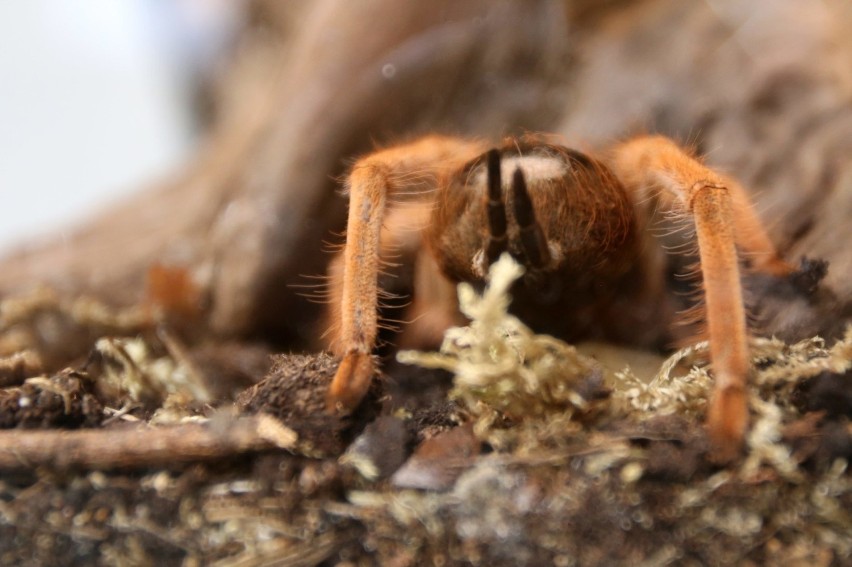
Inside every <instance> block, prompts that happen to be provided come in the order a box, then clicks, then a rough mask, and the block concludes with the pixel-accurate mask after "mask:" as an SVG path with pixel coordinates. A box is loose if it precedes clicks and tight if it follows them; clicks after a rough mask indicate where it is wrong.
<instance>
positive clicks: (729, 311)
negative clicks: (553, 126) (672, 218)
mask: <svg viewBox="0 0 852 567" xmlns="http://www.w3.org/2000/svg"><path fill="white" fill-rule="evenodd" d="M604 155H605V156H606V157H605V158H597V157H596V158H593V157H589V156H587V155H585V154H583V153H580V152H577V151H574V150H570V149H567V148H564V147H561V146H558V145H554V144H552V143H549V142H547V141H545V140H544V138H539V137H535V136H528V137H525V138H523V139H519V140H516V139H511V140H508V141H506V142H505V143H504V144H503V145H501V146H499V147H497V148H493V149H489V147H488V146H487V145H485V144H483V143H482V142H480V141H476V140H464V139H459V138H449V137H441V136H429V137H425V138H421V139H419V140H416V141H414V142H411V143H408V144H403V145H399V146H395V147H391V148H387V149H384V150H380V151H377V152H375V153H373V154H370V155H368V156H366V157H364V158H362V159H360V160H359V161H358V162H357V163H356V164H355V166H354V167H353V169H352V171H351V173H350V175H349V180H348V188H349V192H350V204H349V222H348V226H347V239H346V245H345V247H344V250H343V253H342V254H341V255H340V256H338V257H337V258H336V259H335V260H334V261H333V262H332V265H331V267H330V270H329V271H330V276H331V279H330V284H331V285H330V292H331V312H330V318H331V321H332V327H331V331H330V336H331V341H330V344H331V347H332V348H333V350H335V352H336V353H337V354H338V355H339V356H340V357H341V363H340V366H339V368H338V370H337V373H336V375H335V378H334V381H333V382H332V385H331V388H330V390H329V405H330V407H331V408H332V409H334V410H341V409H342V410H349V409H352V408H354V406H356V405H357V404H358V403H359V401H360V400H361V399H362V397H363V396H364V394H365V393H366V391H367V388H368V387H369V384H370V381H371V380H372V378H373V375H374V373H375V367H374V362H373V360H374V359H373V356H372V353H373V350H374V348H375V346H376V339H377V332H378V328H379V324H378V321H379V315H378V310H379V297H380V296H382V295H383V293H386V292H388V291H390V292H393V291H397V290H395V289H392V288H393V287H394V285H396V284H394V283H393V280H394V278H386V277H384V275H383V274H384V273H385V272H386V271H392V272H394V273H393V274H391V275H394V276H396V278H395V279H396V281H397V282H399V281H404V282H407V284H406V285H408V287H410V290H406V291H410V292H411V294H412V296H413V297H412V300H411V303H410V304H409V305H408V306H407V307H406V314H405V316H404V317H403V319H405V320H407V321H410V323H408V324H406V325H405V328H404V329H402V332H401V334H400V335H399V337H398V343H399V344H403V345H405V346H413V347H426V346H434V345H436V344H438V343H439V342H440V339H441V336H442V334H443V331H444V330H445V329H446V328H447V327H448V326H450V325H452V324H456V323H459V322H461V321H460V320H459V314H458V309H457V304H456V295H455V283H457V282H459V281H468V282H471V283H474V284H481V283H482V282H483V279H484V276H485V274H486V273H487V270H488V267H489V266H490V264H491V263H492V262H494V261H495V260H496V258H497V257H498V256H499V255H500V254H501V253H503V252H508V253H510V254H512V255H513V256H514V257H515V258H516V259H518V260H519V261H520V262H521V263H522V264H524V265H525V267H526V268H527V271H526V275H525V276H524V278H523V279H522V280H521V281H520V282H519V283H518V284H516V287H515V289H514V290H513V311H514V312H516V313H517V314H518V315H519V316H520V317H521V318H522V319H523V320H524V321H525V322H527V323H528V324H529V325H530V326H531V327H532V328H533V329H535V330H537V331H540V332H549V333H552V334H555V335H557V336H560V337H562V338H565V339H568V340H575V339H581V338H608V339H614V340H619V341H622V342H632V343H634V344H641V345H649V344H655V343H658V341H659V340H661V337H665V336H666V334H667V330H668V329H669V328H670V327H671V324H672V310H671V309H670V308H667V307H666V305H667V304H666V301H665V299H664V298H665V294H664V293H663V291H664V281H665V277H664V276H665V274H664V273H663V272H664V265H665V262H664V261H663V260H661V258H662V254H661V253H660V250H659V248H660V247H659V246H651V245H649V242H650V239H649V237H648V236H647V226H648V224H649V216H650V215H651V213H652V212H653V211H656V210H660V211H663V212H672V213H678V214H680V215H681V216H683V217H684V218H687V219H691V222H692V224H693V225H694V228H695V235H696V240H697V245H698V251H699V256H700V260H701V274H702V276H703V280H702V282H703V284H702V291H703V300H704V304H705V311H706V326H707V338H708V339H709V341H710V357H711V362H712V365H713V371H714V375H715V380H716V387H715V390H714V396H713V400H712V401H711V404H710V410H709V414H708V417H707V419H708V431H709V433H710V437H711V440H712V441H713V442H714V444H715V446H716V449H717V452H718V454H719V455H721V456H723V458H725V457H731V456H733V455H735V454H736V453H737V452H738V451H739V450H740V447H741V446H742V440H743V436H744V432H745V429H746V426H747V420H748V413H747V408H746V398H745V384H746V380H747V377H748V371H749V367H748V345H747V332H746V320H745V310H744V307H743V300H742V289H741V283H740V273H739V264H738V258H737V250H740V251H741V252H743V253H744V254H746V255H747V256H748V260H749V264H750V266H751V268H752V269H754V270H756V271H758V272H762V273H766V274H769V275H773V276H782V275H787V274H790V273H791V272H793V268H792V267H791V266H790V265H789V264H787V263H786V262H784V261H783V260H782V259H781V258H780V257H779V256H778V254H777V253H776V251H775V248H774V247H773V245H772V243H771V242H770V240H769V238H768V237H767V235H766V231H765V230H764V229H763V227H762V225H761V224H760V222H759V220H758V219H757V216H756V215H755V213H754V211H753V209H752V207H751V204H750V202H749V200H748V197H747V196H746V193H745V191H744V190H743V189H742V188H741V187H740V186H739V185H738V184H737V183H736V182H735V181H734V180H732V179H730V178H727V177H724V176H721V175H719V174H717V173H716V172H714V171H712V170H711V169H709V168H707V167H706V166H704V165H703V164H702V163H701V162H700V161H699V160H697V159H696V158H695V157H693V156H691V155H690V154H689V153H688V152H687V151H685V150H683V149H682V148H680V147H679V146H678V145H677V144H675V143H674V142H672V141H671V140H669V139H667V138H663V137H660V136H645V137H639V138H634V139H632V140H628V141H626V142H623V143H621V144H618V145H617V146H615V147H614V148H613V149H612V150H611V151H610V152H608V153H607V154H604Z"/></svg>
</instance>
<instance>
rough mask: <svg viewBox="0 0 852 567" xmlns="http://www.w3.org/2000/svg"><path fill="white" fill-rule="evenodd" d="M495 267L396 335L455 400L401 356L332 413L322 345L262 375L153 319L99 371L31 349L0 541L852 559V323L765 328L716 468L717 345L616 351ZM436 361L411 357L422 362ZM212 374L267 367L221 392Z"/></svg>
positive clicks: (142, 560)
mask: <svg viewBox="0 0 852 567" xmlns="http://www.w3.org/2000/svg"><path fill="white" fill-rule="evenodd" d="M495 269H496V270H498V271H497V273H496V274H495V275H494V276H493V277H492V281H491V284H490V286H489V287H488V288H487V289H486V290H485V291H484V293H483V294H482V296H477V295H476V294H475V293H473V291H472V290H470V289H464V290H463V291H462V292H461V294H462V307H463V308H464V309H465V311H466V313H467V314H468V315H469V316H470V317H471V324H470V325H469V326H468V327H466V328H460V329H453V330H451V331H450V332H448V334H447V338H446V340H445V342H444V346H443V347H442V350H441V352H440V353H426V354H413V353H407V354H401V355H400V356H401V358H402V359H404V360H407V361H409V360H417V361H418V362H422V363H425V364H428V365H430V366H433V367H439V368H440V369H446V370H449V371H451V372H452V373H453V374H454V375H455V378H454V382H453V384H452V387H451V388H450V389H449V391H448V392H447V396H448V397H449V398H451V399H449V400H448V397H446V396H438V395H436V392H433V391H431V390H430V394H429V396H426V397H425V398H424V400H422V402H421V404H418V403H415V400H416V398H406V397H405V396H406V395H408V394H407V390H406V384H405V381H406V377H407V376H409V374H408V373H407V368H408V367H406V366H405V365H398V366H397V367H394V370H393V373H392V374H391V375H390V377H389V380H392V381H394V382H396V384H394V387H393V388H385V387H384V386H385V384H384V383H382V382H377V383H376V386H375V388H374V391H372V392H371V394H370V395H369V397H368V399H367V402H366V403H365V405H364V406H363V407H362V409H361V410H360V411H359V412H358V413H356V414H355V415H352V416H349V417H346V418H340V417H334V416H330V415H329V414H327V413H325V412H324V408H325V392H326V388H327V386H328V383H329V382H330V380H331V378H332V376H333V374H334V371H335V369H336V364H337V363H336V361H335V360H334V359H333V358H332V357H331V356H329V355H328V354H325V353H320V354H310V355H278V356H275V357H273V359H272V363H271V367H269V370H268V371H267V372H266V377H265V378H264V379H263V380H260V379H259V378H260V376H258V374H259V373H260V372H262V371H264V369H265V368H266V367H267V366H268V363H262V362H258V361H259V360H260V359H261V358H263V357H264V356H265V355H264V354H263V351H262V350H261V351H258V350H256V349H253V347H247V348H246V349H245V350H241V349H240V348H238V347H237V346H236V345H233V343H228V344H229V346H228V347H227V348H228V349H234V350H233V351H230V350H229V352H234V353H236V354H235V356H242V353H245V361H246V364H245V365H244V368H245V370H240V369H239V368H235V367H234V366H233V365H229V364H221V362H217V361H220V360H221V357H217V356H214V355H212V354H211V352H215V351H216V346H215V345H214V344H211V343H206V344H204V345H201V346H199V345H195V344H193V343H192V341H189V342H187V343H186V345H184V343H183V341H184V340H186V339H184V338H182V337H180V336H178V335H174V334H171V333H170V332H165V334H164V331H162V330H161V331H159V332H153V333H144V334H142V335H140V336H138V337H136V338H130V337H126V336H112V337H109V336H107V337H103V338H101V342H99V343H98V344H99V345H100V346H98V347H97V349H95V350H93V352H94V353H95V354H94V355H93V356H91V357H90V359H89V363H88V365H87V367H86V370H83V369H82V368H83V367H82V366H80V367H79V368H77V369H68V370H65V371H62V372H58V373H56V374H54V375H52V376H49V377H46V376H37V375H26V374H31V372H29V371H27V372H24V374H25V376H22V378H23V380H22V381H20V380H19V381H18V383H17V384H16V385H13V386H8V387H5V388H2V389H0V421H2V420H6V421H2V423H8V425H7V426H8V427H12V428H14V429H10V430H7V431H5V432H0V445H2V446H3V447H9V449H10V450H11V451H12V453H9V454H8V455H10V458H11V459H12V460H13V461H14V462H15V466H14V467H7V468H6V472H5V473H4V476H3V477H2V480H0V563H3V564H15V563H26V564H36V565H48V564H50V565H91V564H117V563H119V564H158V565H178V564H180V565H200V564H205V565H206V564H210V565H234V564H238V565H261V564H269V563H275V564H281V565H315V564H341V563H342V564H351V565H371V564H384V565H419V564H430V563H439V564H447V565H455V564H465V565H466V564H488V565H539V564H554V565H601V564H646V565H669V564H696V565H697V564H702V565H720V564H731V563H742V562H752V563H755V564H800V563H807V564H814V565H831V564H843V563H845V562H848V561H850V560H851V559H852V537H850V536H851V535H852V514H850V512H849V511H850V510H852V476H851V475H850V472H849V470H848V466H847V463H848V460H849V458H850V456H852V427H850V421H849V420H850V414H849V403H848V392H849V391H850V388H849V380H850V379H852V378H850V376H852V374H850V366H852V363H850V361H851V360H852V332H847V334H846V336H845V337H844V338H843V339H842V340H840V341H838V342H836V343H835V344H833V345H831V346H829V345H826V344H825V342H824V341H822V340H821V339H818V338H814V339H809V340H805V341H801V342H798V343H795V344H785V343H783V342H781V341H778V340H774V339H755V340H753V341H752V355H753V357H752V358H753V360H752V363H753V369H754V370H753V373H752V376H751V379H750V382H749V384H750V385H749V407H750V411H751V416H752V421H751V429H750V433H749V436H748V439H747V444H748V451H747V456H746V457H745V458H744V459H743V460H742V461H740V462H739V463H737V464H735V465H733V466H730V467H728V468H719V467H718V466H717V465H715V464H714V463H713V462H712V461H710V460H709V459H708V442H707V438H706V435H705V432H704V429H703V427H702V419H703V414H704V411H705V405H706V396H707V393H708V392H709V390H710V388H711V387H712V372H711V371H710V370H709V369H708V368H707V366H706V363H705V362H703V358H705V357H703V356H702V355H703V354H704V353H705V351H706V345H703V344H697V345H693V346H691V347H689V348H687V349H683V350H681V351H679V352H677V353H675V354H674V355H672V356H671V357H670V358H669V359H668V360H667V361H666V362H665V363H664V364H663V365H662V367H661V368H660V369H659V371H658V372H657V373H656V375H655V376H644V375H636V374H635V373H634V370H632V369H631V368H630V367H627V366H625V367H622V369H621V370H618V371H615V372H610V371H606V370H605V369H603V367H602V365H601V364H600V363H599V362H598V361H596V360H594V359H593V358H590V357H588V356H586V355H583V354H581V353H580V352H578V351H577V350H576V349H574V348H573V347H570V346H568V345H565V344H563V343H561V342H559V341H556V340H555V339H553V338H552V337H546V336H542V335H536V334H534V333H532V332H531V331H530V330H529V329H527V328H526V327H525V326H523V325H522V324H521V323H520V322H519V321H517V320H516V319H514V318H513V317H511V316H510V315H508V314H507V312H506V308H507V307H508V304H509V297H508V295H507V293H506V290H507V289H508V286H509V285H510V283H511V281H512V277H515V276H516V275H517V274H518V270H517V268H516V267H515V266H513V265H512V264H511V263H509V262H508V261H501V262H500V263H499V264H498V267H497V268H495ZM499 270H503V273H502V274H501V273H500V272H499ZM86 332H87V333H89V332H91V334H93V335H94V334H96V333H95V332H94V331H91V330H87V331H86ZM2 334H3V331H0V335H2ZM164 337H165V339H164ZM2 338H3V337H2V336H0V339H2ZM170 339H171V340H170ZM104 341H105V342H104ZM0 342H2V341H0ZM97 342H98V339H97V338H95V339H93V341H92V344H91V345H90V348H92V347H94V346H95V344H96V343H97ZM223 344H224V343H223ZM104 345H107V347H109V348H105V347H104ZM22 346H23V347H24V348H27V347H31V346H32V345H28V344H24V345H22ZM36 346H37V345H36ZM223 348H225V347H223ZM111 349H112V350H111ZM121 349H123V351H124V352H125V353H127V356H126V357H125V356H124V355H123V354H122V352H121ZM116 351H117V352H116ZM225 358H227V359H228V360H230V359H231V357H225ZM122 361H123V362H122ZM607 363H608V365H609V366H610V368H612V367H613V366H612V361H607ZM33 368H36V367H33ZM444 371H445V370H437V371H435V372H438V373H440V372H444ZM34 372H40V370H38V369H36V370H34ZM428 372H430V371H427V370H423V369H413V368H412V372H411V374H410V376H412V377H413V380H414V382H413V384H422V383H424V382H425V381H426V380H428ZM424 373H425V374H424ZM211 376H225V377H227V376H233V377H234V378H233V382H231V384H236V383H242V384H251V383H254V382H256V383H255V384H254V385H253V386H250V387H248V388H247V389H245V390H244V391H243V392H242V393H241V394H240V395H239V397H238V399H237V400H236V403H232V402H231V401H229V399H228V398H227V397H224V398H223V397H222V396H216V395H211V394H210V392H211V391H213V389H212V388H211V387H210V384H211V378H210V377H211ZM435 379H436V380H437V381H438V382H439V383H443V382H441V381H442V378H441V377H440V376H439V374H436V375H435ZM231 387H232V386H228V387H227V388H223V389H220V390H219V391H220V392H225V393H227V392H228V391H230V390H229V388H231ZM417 389H418V387H413V388H411V390H412V392H415V393H416V391H417ZM388 392H390V393H388ZM388 396H390V398H388ZM24 399H27V400H30V401H29V402H24V403H23V404H22V403H21V400H24ZM87 400H88V401H87ZM122 400H123V403H124V405H123V406H122V405H121V402H122ZM205 400H206V401H205ZM33 402H35V403H34V405H28V404H32V403H33ZM27 408H42V409H41V410H40V413H37V414H32V415H28V416H27V417H24V416H25V414H26V411H25V410H27ZM84 408H88V409H87V410H84ZM22 412H23V413H22ZM246 414H249V416H246ZM262 423H267V425H270V427H265V426H264V427H260V424H262ZM25 427H29V428H33V427H35V428H39V430H38V431H27V430H24V429H23V428H25ZM59 428H62V429H59ZM275 432H277V433H275ZM282 432H283V433H282ZM34 435H42V436H45V437H44V438H36V437H32V436H34ZM270 435H271V437H270ZM2 436H5V437H2ZM15 436H18V437H17V441H15V439H16V438H15ZM28 436H29V437H28ZM89 436H91V439H96V440H97V441H95V442H90V441H86V442H84V443H83V444H82V445H74V443H80V440H81V439H83V438H84V437H86V438H89ZM229 439H230V440H231V441H233V443H231V442H230V441H228V440H229ZM164 440H169V443H166V444H163V442H164ZM75 447H77V448H75ZM205 447H207V449H205ZM16 448H17V449H16ZM15 451H18V452H17V453H15ZM205 451H206V452H205ZM26 452H29V453H28V454H30V455H31V456H35V457H37V458H32V459H31V460H30V461H22V460H21V458H20V457H21V455H23V454H24V453H26ZM4 454H7V453H4ZM63 459H64V460H63ZM10 462H11V461H10ZM27 462H29V465H28V464H27Z"/></svg>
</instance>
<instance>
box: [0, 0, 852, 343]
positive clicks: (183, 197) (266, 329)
mask: <svg viewBox="0 0 852 567" xmlns="http://www.w3.org/2000/svg"><path fill="white" fill-rule="evenodd" d="M850 62H852V5H850V4H849V3H848V2H846V1H844V0H826V1H824V2H801V1H797V0H768V1H766V2H755V3H745V2H740V1H738V0H633V1H627V0H622V1H617V0H610V1H603V2H601V1H595V0H573V1H572V0H566V1H557V0H518V1H516V2H492V1H489V0H464V1H456V0H435V1H432V2H428V3H425V2H414V1H411V2H399V1H397V0H364V1H359V2H346V1H344V0H320V1H316V2H311V3H298V2H278V1H276V0H254V1H252V2H251V4H250V17H249V25H248V26H247V27H246V29H245V30H244V31H243V33H242V37H241V40H240V41H239V45H238V48H237V50H236V51H235V53H234V54H233V57H232V61H231V63H230V67H229V71H228V73H227V76H226V78H225V80H223V81H222V82H221V84H218V85H216V86H215V88H214V90H213V91H212V92H211V101H212V103H211V105H212V106H211V108H212V112H213V114H212V116H213V118H212V120H213V124H212V128H211V130H210V134H209V137H208V139H207V142H206V144H205V146H204V148H203V150H202V151H201V152H200V153H199V154H198V155H197V157H196V159H195V160H194V161H193V162H192V163H191V164H189V165H188V166H187V168H186V170H185V171H184V172H183V174H182V175H181V176H180V178H179V179H177V180H175V181H172V182H169V183H166V184H162V185H160V186H156V187H151V188H150V190H149V191H147V192H145V193H143V194H141V195H139V196H137V197H134V198H131V199H130V200H128V201H127V202H125V203H123V204H121V205H118V206H116V207H115V208H113V209H112V210H109V211H107V212H106V213H104V214H103V215H101V216H100V217H99V218H97V219H95V220H93V221H92V222H91V223H89V224H88V225H86V226H84V227H82V228H80V229H79V230H78V231H76V232H75V233H74V234H72V235H71V236H70V237H66V238H65V239H63V240H62V241H59V240H57V241H56V242H53V243H46V244H43V245H38V246H35V247H28V248H27V249H25V250H21V251H19V252H16V253H13V254H12V255H10V256H8V257H6V258H4V259H2V260H0V295H2V296H8V295H11V294H13V293H17V292H20V291H22V290H25V289H27V288H29V287H32V286H33V285H36V284H38V283H42V282H46V283H49V284H51V285H53V286H55V287H57V288H58V289H59V290H61V291H63V292H66V293H69V294H78V293H82V292H85V293H90V294H95V295H96V296H98V297H101V298H103V299H105V300H108V301H109V302H111V303H114V304H118V305H130V304H134V303H136V302H138V301H140V300H141V299H142V297H143V295H144V288H145V281H146V274H147V272H148V270H149V269H150V267H151V266H152V265H155V264H163V265H169V266H175V267H179V268H185V269H187V270H189V271H190V273H191V274H192V276H193V277H194V278H195V280H196V282H197V283H198V284H199V285H200V286H201V289H202V290H203V294H204V297H205V306H206V311H205V313H206V315H205V316H206V317H208V318H209V323H210V324H211V326H212V328H213V329H215V331H216V332H217V333H221V334H225V335H235V336H263V337H265V338H269V339H273V340H275V341H276V342H278V343H280V344H290V345H302V344H308V343H309V342H310V340H311V339H312V338H313V334H314V330H315V329H314V321H315V320H316V319H317V316H318V309H319V307H318V306H314V305H311V304H309V303H307V302H306V301H305V300H304V299H303V298H302V297H300V296H299V295H298V290H297V289H295V288H293V287H292V285H293V284H300V283H306V281H307V280H305V279H304V277H303V276H304V275H312V274H314V275H315V274H322V273H323V272H324V270H325V264H326V263H327V261H328V259H329V256H328V254H325V253H323V252H322V250H323V248H324V247H323V244H322V243H323V241H324V240H326V241H327V240H334V238H333V237H331V236H330V235H331V233H332V232H333V231H340V230H341V229H342V227H343V224H344V219H345V207H346V201H345V199H344V198H343V197H341V196H340V195H339V193H338V191H337V182H336V180H335V178H336V177H339V176H340V175H341V174H342V173H343V172H344V171H345V169H346V165H347V163H349V162H350V161H351V158H352V156H355V155H358V154H359V153H364V152H367V151H369V150H370V149H371V148H373V147H375V146H376V145H386V144H390V143H393V142H394V141H396V140H400V139H405V138H409V137H412V136H415V135H417V134H419V133H424V132H430V131H438V132H444V133H451V134H460V135H471V136H483V137H493V138H497V137H499V136H502V135H505V134H511V133H519V132H523V131H524V130H544V131H548V132H554V133H557V134H560V135H563V136H564V137H565V138H566V141H567V142H568V143H569V144H572V145H574V146H576V147H578V148H580V149H594V148H597V147H600V146H603V145H605V144H606V143H607V142H608V141H612V140H613V139H618V138H621V137H624V136H627V135H630V134H631V133H641V132H659V133H663V134H666V135H669V136H672V137H674V138H675V139H678V140H680V141H681V142H684V143H689V144H692V145H693V146H695V147H696V148H697V150H698V152H699V153H701V154H703V155H706V157H707V161H708V162H709V163H710V164H711V165H712V166H714V167H719V168H721V169H722V170H724V171H726V172H729V173H731V174H733V175H735V176H736V177H738V178H739V179H741V180H742V181H743V182H744V183H745V184H746V185H747V186H748V187H749V188H750V189H751V190H752V191H753V195H754V198H755V200H756V201H757V203H758V208H759V210H760V213H761V216H762V217H763V219H764V220H765V221H766V223H767V224H768V226H769V227H770V233H771V235H772V237H773V239H774V241H775V242H776V243H777V245H778V246H779V248H780V249H781V250H782V251H783V252H784V254H785V256H786V257H788V258H790V259H794V260H795V259H798V258H799V257H800V256H802V255H808V256H819V257H824V258H827V259H828V260H829V261H830V262H831V270H830V273H829V276H828V279H827V285H828V286H829V287H830V288H831V289H832V290H834V292H835V293H836V294H837V296H838V297H839V298H840V299H841V300H842V301H845V302H847V303H848V301H849V299H850V298H852V280H850V279H849V278H848V277H847V276H848V275H849V273H850V268H852V248H850V247H848V246H847V242H848V241H849V237H850V235H852V228H850V224H849V222H848V221H849V220H850V219H852V158H850V156H852V104H850V103H852V64H850ZM49 166H50V164H45V167H49ZM779 309H781V310H782V311H783V310H784V309H783V308H779ZM782 324H783V322H778V323H777V324H776V326H780V325H782ZM818 328H819V325H817V329H818Z"/></svg>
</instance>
